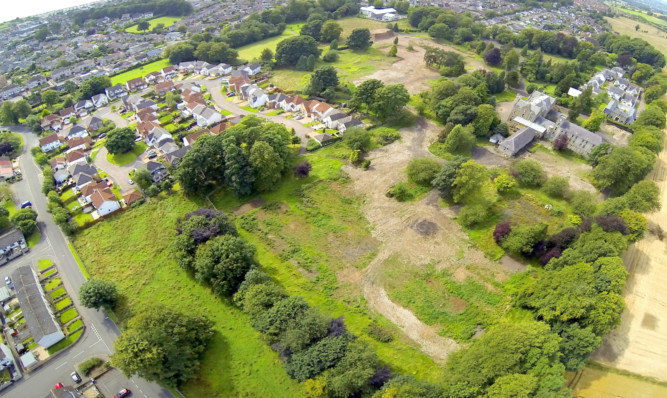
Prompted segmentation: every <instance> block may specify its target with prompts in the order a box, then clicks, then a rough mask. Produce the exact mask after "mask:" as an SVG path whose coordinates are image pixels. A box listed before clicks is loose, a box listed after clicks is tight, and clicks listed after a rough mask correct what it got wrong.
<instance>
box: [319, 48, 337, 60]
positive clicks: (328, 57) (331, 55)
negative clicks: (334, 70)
mask: <svg viewBox="0 0 667 398" xmlns="http://www.w3.org/2000/svg"><path fill="white" fill-rule="evenodd" d="M322 61H324V62H336V61H338V51H336V50H329V51H327V52H326V54H324V56H323V57H322Z"/></svg>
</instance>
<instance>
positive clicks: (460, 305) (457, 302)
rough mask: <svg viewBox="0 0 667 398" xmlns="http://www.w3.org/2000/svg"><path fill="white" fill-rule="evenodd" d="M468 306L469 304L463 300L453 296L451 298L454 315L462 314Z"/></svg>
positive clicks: (450, 304)
mask: <svg viewBox="0 0 667 398" xmlns="http://www.w3.org/2000/svg"><path fill="white" fill-rule="evenodd" d="M467 306H468V302H467V301H465V300H463V299H461V298H458V297H456V296H452V297H450V298H449V308H450V312H451V313H452V314H460V313H462V312H463V311H464V310H465V309H466V307H467Z"/></svg>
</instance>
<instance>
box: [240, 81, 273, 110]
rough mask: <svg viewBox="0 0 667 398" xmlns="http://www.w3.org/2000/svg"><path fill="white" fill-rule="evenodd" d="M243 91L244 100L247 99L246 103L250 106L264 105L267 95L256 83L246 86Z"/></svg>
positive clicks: (267, 98)
mask: <svg viewBox="0 0 667 398" xmlns="http://www.w3.org/2000/svg"><path fill="white" fill-rule="evenodd" d="M245 93H246V95H245V100H246V101H248V105H250V107H252V108H259V107H260V106H264V105H265V104H266V101H268V100H269V96H268V95H267V94H266V93H265V92H264V90H262V89H261V88H259V87H258V86H257V85H256V84H252V85H250V86H247V89H246V90H245Z"/></svg>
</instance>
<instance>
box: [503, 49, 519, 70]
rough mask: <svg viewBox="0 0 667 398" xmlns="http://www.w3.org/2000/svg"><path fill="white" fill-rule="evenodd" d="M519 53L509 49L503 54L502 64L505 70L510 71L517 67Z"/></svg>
mask: <svg viewBox="0 0 667 398" xmlns="http://www.w3.org/2000/svg"><path fill="white" fill-rule="evenodd" d="M519 59H520V57H519V53H518V52H517V51H516V50H515V49H511V50H509V51H508V52H507V54H505V57H504V60H503V61H504V63H505V69H506V70H508V71H510V70H512V69H514V68H516V67H517V66H518V65H519Z"/></svg>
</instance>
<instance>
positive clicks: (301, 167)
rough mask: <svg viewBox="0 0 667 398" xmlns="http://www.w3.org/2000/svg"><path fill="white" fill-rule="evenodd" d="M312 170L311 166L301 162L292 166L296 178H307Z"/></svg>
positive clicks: (308, 163)
mask: <svg viewBox="0 0 667 398" xmlns="http://www.w3.org/2000/svg"><path fill="white" fill-rule="evenodd" d="M312 169H313V166H312V165H311V164H310V162H301V163H299V164H297V165H296V166H294V176H295V177H296V178H304V177H308V175H309V174H310V171H311V170H312Z"/></svg>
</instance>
